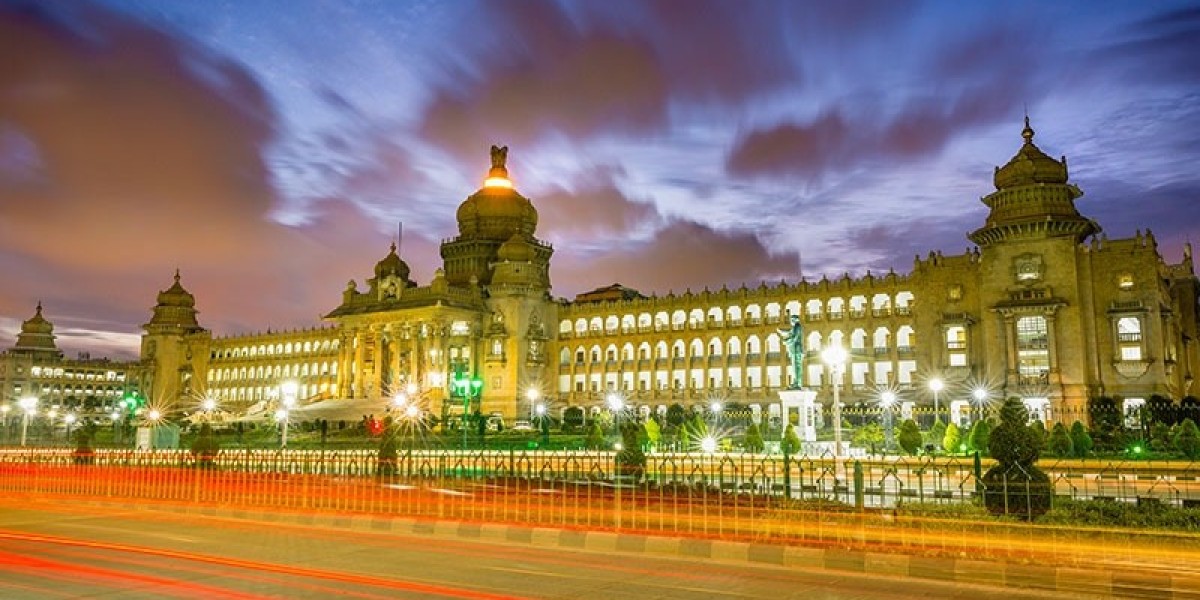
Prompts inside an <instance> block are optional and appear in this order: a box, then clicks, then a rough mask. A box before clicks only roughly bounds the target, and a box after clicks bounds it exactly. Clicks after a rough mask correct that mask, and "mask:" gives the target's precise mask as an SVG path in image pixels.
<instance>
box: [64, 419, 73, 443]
mask: <svg viewBox="0 0 1200 600" xmlns="http://www.w3.org/2000/svg"><path fill="white" fill-rule="evenodd" d="M63 422H64V423H66V424H67V441H68V442H69V441H71V426H73V425H75V413H67V416H65V417H63Z"/></svg>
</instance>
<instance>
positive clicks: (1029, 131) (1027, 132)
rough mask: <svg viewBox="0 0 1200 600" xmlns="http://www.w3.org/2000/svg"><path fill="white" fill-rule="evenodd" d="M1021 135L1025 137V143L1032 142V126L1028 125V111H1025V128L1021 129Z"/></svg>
mask: <svg viewBox="0 0 1200 600" xmlns="http://www.w3.org/2000/svg"><path fill="white" fill-rule="evenodd" d="M1021 137H1023V138H1025V143H1026V144H1032V143H1033V128H1032V127H1030V126H1029V113H1025V129H1022V130H1021Z"/></svg>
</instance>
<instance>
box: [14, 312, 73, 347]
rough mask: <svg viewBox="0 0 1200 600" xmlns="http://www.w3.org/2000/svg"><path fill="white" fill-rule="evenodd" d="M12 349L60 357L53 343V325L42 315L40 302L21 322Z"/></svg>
mask: <svg viewBox="0 0 1200 600" xmlns="http://www.w3.org/2000/svg"><path fill="white" fill-rule="evenodd" d="M12 350H13V352H16V353H18V354H34V355H38V356H54V357H62V352H61V351H59V349H58V346H56V345H55V344H54V325H52V324H50V321H47V320H46V319H45V317H43V316H42V303H41V302H38V305H37V312H36V313H34V315H33V317H32V318H30V319H29V320H28V321H25V322H24V323H21V332H20V333H19V334H17V343H16V345H15V346H13V348H12Z"/></svg>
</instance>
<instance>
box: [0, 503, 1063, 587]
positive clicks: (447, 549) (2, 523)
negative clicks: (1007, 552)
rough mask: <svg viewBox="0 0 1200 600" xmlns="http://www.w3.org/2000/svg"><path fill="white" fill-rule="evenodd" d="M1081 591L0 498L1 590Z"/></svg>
mask: <svg viewBox="0 0 1200 600" xmlns="http://www.w3.org/2000/svg"><path fill="white" fill-rule="evenodd" d="M330 597H348V598H477V599H504V598H564V599H565V598H604V599H613V600H622V599H630V600H633V599H637V600H646V599H649V598H664V599H675V598H679V599H684V598H705V599H712V598H718V599H737V598H773V599H775V598H804V599H806V600H814V599H828V600H840V599H847V600H849V599H855V600H869V599H873V598H888V599H890V600H905V599H911V600H929V599H931V598H964V599H965V598H971V599H980V600H987V599H992V598H995V599H997V600H999V599H1001V598H1004V599H1006V600H1012V599H1025V598H1029V599H1033V598H1042V599H1049V598H1072V597H1078V598H1082V597H1085V596H1082V595H1080V596H1072V595H1066V594H1061V593H1051V592H1030V591H1021V590H1003V589H998V588H994V587H987V586H982V585H964V584H962V583H949V582H946V583H942V582H937V581H928V580H918V579H910V578H904V577H894V576H885V575H880V576H874V575H862V574H848V573H844V572H841V573H840V572H832V571H826V570H823V569H819V568H814V569H803V568H794V567H787V568H785V567H773V566H756V565H748V564H738V563H723V562H717V561H711V560H700V559H686V558H678V559H676V558H663V557H652V556H646V555H638V556H631V555H622V554H617V553H603V552H585V551H576V550H570V549H563V548H544V547H536V546H529V545H520V544H500V543H489V542H476V541H472V540H464V539H461V538H449V537H438V536H433V535H429V536H416V535H403V534H397V533H395V532H369V531H349V530H344V529H328V528H322V527H314V526H305V525H297V524H291V523H278V522H255V521H251V520H245V519H232V518H223V517H215V516H198V515H184V514H176V513H171V512H165V511H161V512H160V511H155V510H148V509H137V510H135V509H112V508H103V507H96V506H80V505H76V506H71V505H70V504H68V503H65V502H53V503H51V502H42V501H28V500H25V501H21V502H19V503H18V502H16V501H13V500H10V499H6V500H0V598H5V599H9V600H20V599H26V598H28V599H39V600H40V599H45V598H92V599H106V598H114V599H115V598H120V599H122V600H137V599H141V598H146V599H150V598H154V599H160V598H213V599H217V598H229V599H251V598H330Z"/></svg>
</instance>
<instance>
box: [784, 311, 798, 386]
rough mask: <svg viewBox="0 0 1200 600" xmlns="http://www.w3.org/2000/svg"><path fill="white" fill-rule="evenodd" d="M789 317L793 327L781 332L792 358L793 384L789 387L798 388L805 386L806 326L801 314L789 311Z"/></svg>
mask: <svg viewBox="0 0 1200 600" xmlns="http://www.w3.org/2000/svg"><path fill="white" fill-rule="evenodd" d="M788 319H789V320H790V321H791V323H792V328H791V329H790V330H788V329H780V330H779V333H780V334H781V335H783V343H784V344H786V345H787V351H788V356H789V357H791V359H792V384H791V385H789V386H788V389H789V390H798V389H801V388H803V387H804V326H803V325H801V324H800V315H793V314H792V313H790V312H789V313H788Z"/></svg>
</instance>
